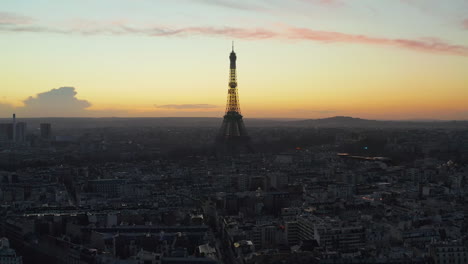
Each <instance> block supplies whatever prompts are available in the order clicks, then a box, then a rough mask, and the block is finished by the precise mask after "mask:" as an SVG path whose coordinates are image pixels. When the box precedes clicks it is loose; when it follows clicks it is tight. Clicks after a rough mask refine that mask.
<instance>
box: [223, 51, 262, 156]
mask: <svg viewBox="0 0 468 264" xmlns="http://www.w3.org/2000/svg"><path fill="white" fill-rule="evenodd" d="M236 59H237V56H236V53H235V52H234V43H233V45H232V52H231V54H230V55H229V60H230V61H231V66H230V71H229V88H228V97H227V104H226V112H225V114H224V119H223V124H222V125H221V128H220V129H219V132H218V135H217V137H216V148H217V154H218V156H238V155H239V154H243V153H251V152H253V151H252V146H251V144H250V137H249V136H248V135H247V130H246V129H245V125H244V121H243V120H242V115H241V110H240V104H239V95H238V93H237V76H236Z"/></svg>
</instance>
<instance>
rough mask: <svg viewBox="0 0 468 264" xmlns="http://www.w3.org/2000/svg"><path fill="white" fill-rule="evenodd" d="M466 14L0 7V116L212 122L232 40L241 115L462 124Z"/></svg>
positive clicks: (429, 7) (309, 5)
mask: <svg viewBox="0 0 468 264" xmlns="http://www.w3.org/2000/svg"><path fill="white" fill-rule="evenodd" d="M50 8H52V9H53V10H52V11H51V10H49V9H50ZM467 9H468V3H467V2H466V1H462V0H455V1H452V2H450V4H447V3H440V1H435V0H431V1H421V0H420V1H418V0H401V1H381V2H379V4H376V3H373V1H370V0H363V1H359V2H356V1H351V0H341V1H339V0H335V1H333V0H327V1H325V0H316V1H314V0H310V1H305V0H294V1H288V4H285V3H282V2H281V1H273V0H271V1H266V0H265V1H255V2H248V1H228V0H194V1H188V0H186V1H177V2H175V1H163V0H161V1H151V0H118V1H110V0H109V1H107V0H106V1H100V2H99V3H97V2H95V1H73V0H69V1H37V2H34V3H32V2H31V1H14V2H8V3H3V4H2V6H1V8H0V31H1V32H0V38H1V39H2V41H0V48H2V50H4V51H6V52H5V58H4V59H3V60H2V61H1V62H0V66H1V67H2V69H3V74H2V78H0V86H1V87H2V96H1V97H0V113H1V114H0V117H1V118H5V117H9V116H11V114H12V113H13V112H16V113H17V114H18V117H57V116H60V117H110V116H119V117H181V116H184V117H221V116H222V114H223V112H224V103H225V91H226V87H227V85H226V82H227V80H228V75H227V73H226V72H227V67H226V65H225V64H226V63H225V62H226V60H227V56H226V54H227V51H229V50H230V44H231V40H234V41H235V42H236V51H238V52H239V53H242V58H241V59H240V60H239V61H238V65H239V66H240V68H241V70H240V71H239V77H240V79H241V82H240V86H241V87H242V89H241V90H240V94H241V95H240V96H241V97H242V102H241V103H242V108H243V114H245V115H246V116H248V117H250V118H324V117H331V116H354V117H360V118H366V119H385V120H408V119H445V120H455V119H458V120H466V119H468V105H467V104H466V103H467V102H466V98H468V89H466V88H467V87H466V84H467V83H468V75H467V74H466V69H467V68H468V60H467V57H468V46H467V44H466V43H467V41H468V34H467V32H468V24H467V22H468V16H466V14H464V13H463V10H467ZM32 43H33V44H32Z"/></svg>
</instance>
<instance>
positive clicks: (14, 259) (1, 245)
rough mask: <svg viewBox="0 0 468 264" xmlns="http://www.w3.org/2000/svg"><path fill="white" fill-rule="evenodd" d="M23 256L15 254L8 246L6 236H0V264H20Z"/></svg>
mask: <svg viewBox="0 0 468 264" xmlns="http://www.w3.org/2000/svg"><path fill="white" fill-rule="evenodd" d="M22 263H23V258H22V257H18V256H16V251H15V250H14V249H12V248H10V242H9V241H8V238H6V237H2V238H0V264H22Z"/></svg>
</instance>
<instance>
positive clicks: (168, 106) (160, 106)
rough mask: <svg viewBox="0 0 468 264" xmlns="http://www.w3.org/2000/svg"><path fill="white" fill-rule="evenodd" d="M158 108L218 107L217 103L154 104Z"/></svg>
mask: <svg viewBox="0 0 468 264" xmlns="http://www.w3.org/2000/svg"><path fill="white" fill-rule="evenodd" d="M154 107H156V108H165V109H211V108H217V107H218V106H217V105H212V104H167V105H154Z"/></svg>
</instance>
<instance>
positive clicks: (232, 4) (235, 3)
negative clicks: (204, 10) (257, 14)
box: [198, 0, 268, 11]
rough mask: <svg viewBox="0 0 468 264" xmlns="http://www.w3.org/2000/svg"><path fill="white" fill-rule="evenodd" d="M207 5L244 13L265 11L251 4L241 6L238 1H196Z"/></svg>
mask: <svg viewBox="0 0 468 264" xmlns="http://www.w3.org/2000/svg"><path fill="white" fill-rule="evenodd" d="M198 1H199V2H203V3H206V4H209V5H215V6H220V7H225V8H231V9H237V10H244V11H267V10H268V9H267V8H264V7H260V6H256V5H252V4H243V3H241V2H239V1H238V0H198Z"/></svg>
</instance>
